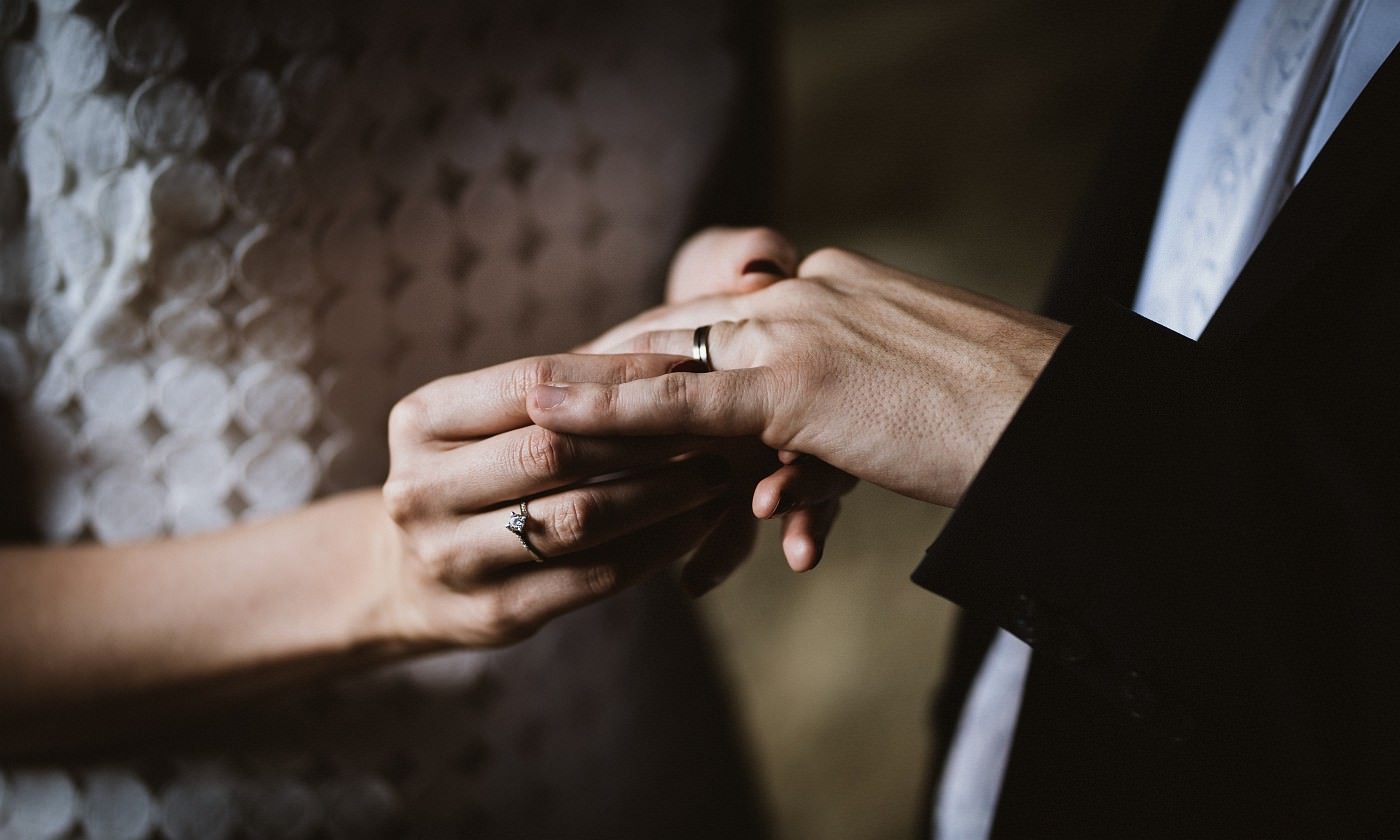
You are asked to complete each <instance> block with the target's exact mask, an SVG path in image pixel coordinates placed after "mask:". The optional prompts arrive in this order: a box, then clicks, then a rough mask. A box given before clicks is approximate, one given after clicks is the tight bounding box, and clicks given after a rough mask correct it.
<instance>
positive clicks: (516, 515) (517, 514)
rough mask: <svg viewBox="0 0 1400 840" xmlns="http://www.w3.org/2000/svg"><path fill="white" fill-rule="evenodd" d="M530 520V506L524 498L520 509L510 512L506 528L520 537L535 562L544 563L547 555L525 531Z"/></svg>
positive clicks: (521, 542)
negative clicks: (542, 552) (533, 542)
mask: <svg viewBox="0 0 1400 840" xmlns="http://www.w3.org/2000/svg"><path fill="white" fill-rule="evenodd" d="M529 522H530V508H529V506H528V505H527V503H526V502H525V501H524V500H523V499H522V500H521V502H520V509H519V510H513V511H511V512H510V518H509V519H507V520H506V530H507V531H510V532H511V533H512V534H514V535H515V536H517V537H518V538H519V539H520V544H521V545H522V546H524V547H525V550H526V551H528V552H530V556H531V557H534V558H535V562H537V563H543V562H544V561H545V556H544V555H543V554H541V553H540V550H539V549H538V548H535V546H534V545H533V544H532V543H531V542H530V537H529V536H528V535H527V534H526V533H525V526H526V525H527V524H529Z"/></svg>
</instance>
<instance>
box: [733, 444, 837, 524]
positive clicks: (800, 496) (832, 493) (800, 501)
mask: <svg viewBox="0 0 1400 840" xmlns="http://www.w3.org/2000/svg"><path fill="white" fill-rule="evenodd" d="M856 480H857V479H856V478H855V476H853V475H851V474H850V473H847V472H844V471H842V470H838V469H837V468H835V467H833V466H831V465H830V464H828V463H826V462H825V461H822V460H819V459H817V458H812V457H805V456H804V457H803V458H802V459H801V460H799V461H794V462H792V463H788V464H784V465H783V466H782V467H779V468H778V469H776V470H774V471H773V473H772V474H771V475H768V476H765V477H764V478H763V479H762V480H761V481H759V482H758V484H756V485H755V486H754V491H753V515H754V516H756V517H758V518H759V519H772V518H773V517H775V516H782V515H783V514H786V513H791V512H792V511H794V510H796V509H798V508H802V507H809V506H811V505H814V504H816V503H818V502H824V501H827V500H828V499H835V498H839V497H841V496H844V495H846V494H847V493H849V492H851V489H852V488H853V487H855V486H856Z"/></svg>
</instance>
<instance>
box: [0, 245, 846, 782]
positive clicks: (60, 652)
mask: <svg viewBox="0 0 1400 840" xmlns="http://www.w3.org/2000/svg"><path fill="white" fill-rule="evenodd" d="M795 263H796V257H795V254H794V253H793V252H792V251H791V246H790V245H788V244H787V243H786V241H785V240H782V239H781V237H778V236H777V235H776V234H772V233H771V232H767V231H712V232H709V233H707V234H703V235H702V236H700V237H697V238H696V239H695V240H694V241H693V242H692V243H691V244H690V245H689V246H687V248H686V249H682V251H681V252H680V253H679V254H678V256H677V260H676V264H675V267H674V269H673V271H672V273H671V275H670V281H669V296H670V297H669V299H671V300H680V299H682V298H683V297H692V298H693V297H697V296H699V295H701V294H714V293H716V292H723V293H725V294H747V293H751V292H753V291H754V290H756V289H759V288H762V287H763V286H765V285H767V284H771V283H772V282H774V280H775V279H777V278H776V276H775V275H781V274H785V273H790V272H791V271H793V270H795V267H796V266H795ZM755 266H757V268H756V269H755ZM679 355H681V356H683V355H685V354H679ZM684 361H685V360H684V359H683V358H678V357H677V355H655V354H652V355H629V356H598V355H579V354H573V355H563V356H552V357H540V358H534V359H526V360H522V361H518V362H511V363H508V364H504V365H499V366H496V367H493V368H488V369H485V370H482V371H476V372H473V373H465V374H460V375H457V376H451V377H447V378H445V379H441V380H438V381H436V382H433V383H430V384H428V385H425V386H424V387H423V388H420V389H419V390H417V391H415V392H414V393H413V394H411V395H409V396H408V397H406V398H405V399H404V400H402V401H401V402H400V403H399V404H398V405H397V406H396V407H395V409H394V411H393V413H392V415H391V418H390V423H389V447H390V453H391V464H392V466H391V472H390V475H389V478H388V480H387V482H386V483H385V485H384V487H383V488H382V489H381V488H372V489H366V490H362V491H358V492H353V493H347V494H344V495H341V496H337V497H333V498H329V499H326V500H323V501H320V502H317V503H315V504H311V505H309V506H307V507H305V508H302V509H299V510H296V511H293V512H291V513H288V514H285V515H282V516H279V517H275V518H271V519H267V520H263V521H258V522H252V523H246V524H241V525H238V526H235V527H233V528H229V529H226V530H223V531H219V532H215V533H210V534H205V535H200V536H194V537H188V538H179V539H166V540H161V541H155V542H149V543H142V544H132V545H122V546H98V545H78V546H61V547H39V546H24V547H6V548H3V549H0V674H4V675H5V678H4V679H3V680H0V756H13V755H34V754H39V755H42V754H46V753H50V752H53V751H61V750H65V749H71V748H78V747H92V746H100V745H101V744H102V743H104V742H105V741H109V740H111V739H113V738H120V737H121V736H123V735H139V733H140V732H141V731H142V729H143V727H146V726H149V725H153V724H160V725H161V726H164V725H166V724H167V723H168V721H169V719H170V716H171V715H194V714H198V713H200V712H203V711H207V710H209V709H214V708H218V707H220V706H222V705H225V704H227V703H228V702H230V701H232V700H235V699H239V698H243V697H247V696H249V695H253V694H258V693H262V692H268V691H273V690H277V689H281V688H286V687H289V686H293V685H297V684H304V683H307V682H310V681H314V680H318V679H323V678H325V677H327V676H330V675H333V674H337V673H342V672H346V671H350V670H355V669H360V668H364V667H368V666H370V665H373V664H376V663H382V662H385V661H389V660H393V659H399V658H404V657H408V656H412V655H415V654H418V653H423V652H427V651H432V650H439V649H444V648H449V647H491V646H498V645H503V644H508V643H510V642H514V641H517V640H519V639H522V638H524V637H526V636H529V635H530V634H531V633H533V632H535V631H536V630H538V629H539V628H540V627H541V626H543V625H544V624H545V623H547V622H548V621H549V620H551V619H552V618H554V617H556V616H558V615H561V614H563V613H565V612H568V611H570V610H573V609H577V608H578V607H581V606H583V605H585V604H588V603H591V602H593V601H596V600H598V599H600V598H604V597H606V596H608V595H611V594H613V593H615V592H618V591H619V590H621V589H623V588H625V587H627V586H629V585H631V584H633V583H635V582H636V581H638V580H640V579H641V578H643V577H645V576H646V575H648V574H650V573H652V572H654V571H656V570H657V569H660V568H662V567H664V566H666V565H667V564H670V563H672V562H673V561H676V560H678V559H680V558H683V557H685V556H687V555H689V554H691V553H692V552H694V558H693V559H692V561H691V563H690V567H689V568H690V569H693V570H694V571H691V572H690V575H689V578H690V581H691V583H692V584H693V587H692V588H694V589H696V590H699V589H703V588H704V587H705V586H708V585H712V584H713V582H715V581H716V580H718V579H719V578H721V577H723V575H724V574H725V573H727V571H728V570H729V569H731V568H733V566H734V565H736V564H737V563H738V562H739V560H740V559H741V558H742V554H743V553H745V552H746V550H747V545H746V544H745V542H744V540H745V537H746V535H747V532H746V528H747V527H748V526H747V524H746V523H743V522H741V521H740V520H738V519H736V518H735V517H733V516H732V515H729V511H730V510H732V508H733V504H734V502H733V499H732V493H733V492H734V488H735V487H736V486H742V485H743V482H744V481H745V476H744V474H743V473H744V470H745V469H746V465H747V464H749V463H751V462H753V457H754V452H753V451H750V452H748V453H745V454H742V455H740V454H738V453H737V452H736V450H735V449H734V447H733V446H727V447H718V449H722V450H723V452H724V455H725V457H724V458H721V457H720V456H719V455H716V454H705V453H706V452H713V451H715V450H716V449H717V447H716V446H715V445H713V443H712V442H711V443H707V442H705V441H700V440H697V439H695V438H688V437H683V436H682V437H676V436H666V437H661V438H653V439H643V440H638V439H636V438H635V437H632V438H630V439H625V440H624V439H606V438H595V437H591V436H577V435H570V434H560V433H556V432H552V431H549V430H546V429H542V428H538V427H534V426H533V425H532V424H531V421H530V416H529V407H528V406H527V396H528V394H530V393H531V392H532V390H533V388H534V387H535V386H536V385H538V384H540V383H546V382H560V381H568V382H589V383H598V384H602V385H610V384H617V383H621V382H624V381H628V380H634V379H648V380H649V379H652V378H656V377H661V378H666V377H674V376H689V374H680V373H673V372H672V368H673V367H674V366H675V365H676V364H677V363H678V362H684ZM769 457H771V455H770V456H769ZM765 469H767V468H765ZM618 473H623V475H622V476H621V477H616V478H613V479H612V480H608V481H605V482H602V483H588V484H583V485H581V484H580V482H581V481H583V480H585V479H589V478H592V477H594V476H603V475H614V474H618ZM795 475H797V476H801V477H804V481H805V485H806V487H807V488H808V492H809V493H810V499H805V500H804V508H806V507H811V508H813V509H822V508H823V505H827V503H828V502H829V501H830V500H831V499H834V498H835V497H836V496H839V495H840V493H842V492H844V491H845V490H846V489H849V486H850V479H849V478H847V477H846V476H844V475H841V474H839V473H836V472H835V471H832V470H829V469H826V468H824V467H821V466H820V465H814V466H812V467H809V468H805V469H803V470H799V471H798V473H796V474H795ZM753 480H755V479H748V481H749V485H748V486H750V487H751V486H752V483H753ZM521 498H528V499H530V502H529V510H530V517H531V522H530V526H529V528H528V534H529V536H530V538H531V540H532V543H533V545H535V547H536V548H537V549H539V551H540V552H541V553H542V554H544V555H545V556H547V557H548V558H550V560H549V562H546V563H539V562H536V560H535V558H534V557H533V556H531V554H530V553H529V552H527V551H526V550H525V549H524V548H523V547H522V546H521V545H520V543H519V541H518V540H517V538H516V537H515V536H514V535H513V534H512V533H510V532H509V531H507V530H506V528H505V524H506V521H507V517H508V513H509V512H510V511H511V510H513V509H515V507H516V505H517V504H518V500H520V499H521ZM806 522H807V524H800V525H799V526H798V527H797V531H798V532H800V533H801V534H802V536H801V537H800V539H802V540H807V541H808V544H810V545H814V546H815V545H818V544H819V541H820V539H821V537H822V536H823V534H824V531H817V530H815V529H813V528H811V527H810V526H811V524H812V523H813V522H815V520H811V519H808V520H806ZM707 539H708V541H707ZM697 547H699V548H698V550H697ZM817 550H818V551H819V548H818V549H817Z"/></svg>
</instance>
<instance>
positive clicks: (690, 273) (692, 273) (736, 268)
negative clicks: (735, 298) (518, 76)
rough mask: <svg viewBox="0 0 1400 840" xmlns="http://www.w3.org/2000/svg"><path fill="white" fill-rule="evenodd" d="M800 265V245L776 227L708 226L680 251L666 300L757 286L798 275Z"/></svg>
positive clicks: (753, 288)
mask: <svg viewBox="0 0 1400 840" xmlns="http://www.w3.org/2000/svg"><path fill="white" fill-rule="evenodd" d="M797 265H798V257H797V248H796V247H794V246H793V244H792V243H791V242H789V241H788V238H787V237H786V236H783V235H782V234H781V233H778V232H777V231H775V230H772V229H771V228H708V229H706V230H703V231H701V232H700V233H697V234H696V235H695V236H692V237H691V238H690V239H689V240H687V241H686V243H685V244H684V245H682V246H681V248H680V250H679V251H677V252H676V257H675V259H674V260H672V262H671V272H670V275H669V277H668V278H667V281H666V300H667V302H669V303H676V302H681V301H688V300H695V299H696V298H702V297H708V296H710V295H716V294H743V293H745V292H752V291H757V290H758V289H762V288H764V287H765V286H770V285H772V284H773V283H776V282H777V281H779V280H782V279H783V278H786V277H792V276H795V275H796V273H797Z"/></svg>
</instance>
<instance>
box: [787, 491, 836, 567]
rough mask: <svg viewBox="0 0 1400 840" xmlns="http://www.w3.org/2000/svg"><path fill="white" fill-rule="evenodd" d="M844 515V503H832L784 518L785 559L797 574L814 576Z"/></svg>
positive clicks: (827, 502)
mask: <svg viewBox="0 0 1400 840" xmlns="http://www.w3.org/2000/svg"><path fill="white" fill-rule="evenodd" d="M840 512H841V500H840V499H839V498H838V499H828V500H826V501H824V502H818V503H817V504H815V505H812V506H811V507H805V508H799V509H797V510H795V511H793V512H792V513H789V514H788V515H787V516H785V517H783V556H784V557H786V558H787V563H788V568H790V569H792V570H793V571H794V572H798V573H801V572H810V571H811V570H812V569H815V568H816V567H817V564H818V563H820V562H821V559H822V554H823V553H824V552H825V551H826V538H827V536H828V535H830V533H831V526H832V524H833V523H835V522H836V516H837V514H838V513H840Z"/></svg>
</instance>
